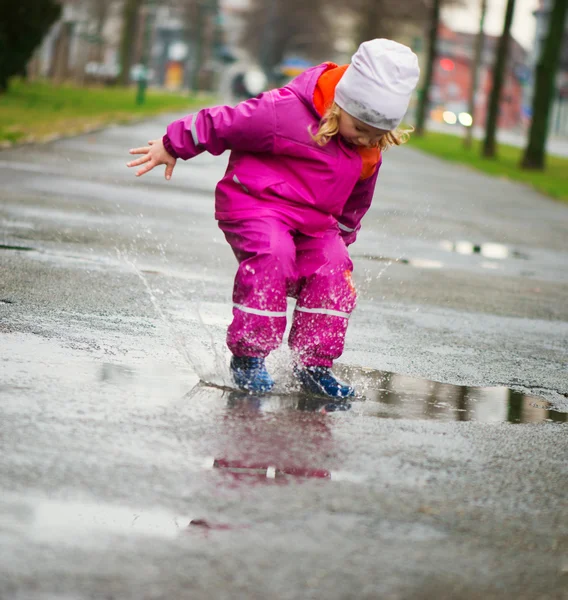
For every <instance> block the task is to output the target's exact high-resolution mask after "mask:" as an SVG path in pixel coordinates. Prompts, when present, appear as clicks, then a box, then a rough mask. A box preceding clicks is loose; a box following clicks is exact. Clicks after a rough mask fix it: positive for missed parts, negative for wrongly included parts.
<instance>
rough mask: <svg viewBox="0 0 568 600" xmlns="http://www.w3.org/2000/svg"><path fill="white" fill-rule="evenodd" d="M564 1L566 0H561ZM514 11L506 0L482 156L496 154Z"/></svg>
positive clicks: (512, 6) (511, 4) (513, 1)
mask: <svg viewBox="0 0 568 600" xmlns="http://www.w3.org/2000/svg"><path fill="white" fill-rule="evenodd" d="M562 1H563V2H566V0H562ZM514 12H515V0H507V9H506V10H505V22H504V23H503V33H502V34H501V37H500V38H499V44H498V46H497V55H496V57H495V65H494V67H493V85H492V87H491V94H490V96H489V108H488V112H487V121H486V124H485V140H484V142H483V156H485V157H486V158H493V157H495V155H496V154H497V144H496V140H495V138H496V134H497V120H498V118H499V105H500V101H501V90H502V88H503V80H504V78H505V69H506V67H507V56H508V53H509V41H510V39H511V24H512V22H513V14H514Z"/></svg>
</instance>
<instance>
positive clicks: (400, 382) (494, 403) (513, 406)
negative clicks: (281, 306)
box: [337, 366, 568, 423]
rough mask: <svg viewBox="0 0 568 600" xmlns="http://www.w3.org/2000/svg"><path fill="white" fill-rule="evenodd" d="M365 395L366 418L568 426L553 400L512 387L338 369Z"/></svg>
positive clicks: (363, 409)
mask: <svg viewBox="0 0 568 600" xmlns="http://www.w3.org/2000/svg"><path fill="white" fill-rule="evenodd" d="M337 371H338V373H339V372H341V375H342V376H343V377H345V378H346V379H348V380H349V379H350V380H351V381H354V382H356V383H357V384H358V386H359V388H361V389H362V390H363V391H364V394H365V397H366V402H365V403H364V407H363V408H362V411H363V412H364V413H365V414H369V415H371V414H372V415H374V416H379V417H384V418H393V419H397V418H398V419H434V420H441V421H478V422H483V423H497V422H510V423H537V422H542V421H559V422H567V421H568V414H567V413H561V412H558V411H556V410H554V409H553V408H552V405H551V403H550V402H548V401H547V400H544V399H542V398H538V397H536V396H528V395H525V394H522V393H520V392H517V391H515V390H512V389H509V388H506V387H467V386H460V385H452V384H449V383H439V382H436V381H430V380H428V379H420V378H416V377H408V376H406V375H397V374H396V373H389V372H387V371H372V370H362V369H353V368H349V367H343V368H340V367H339V366H338V368H337Z"/></svg>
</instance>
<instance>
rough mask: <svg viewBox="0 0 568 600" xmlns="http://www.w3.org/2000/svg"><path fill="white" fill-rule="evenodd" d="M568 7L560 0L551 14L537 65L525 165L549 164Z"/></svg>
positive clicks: (540, 167) (536, 166) (564, 0)
mask: <svg viewBox="0 0 568 600" xmlns="http://www.w3.org/2000/svg"><path fill="white" fill-rule="evenodd" d="M567 7H568V3H567V2H566V0H556V1H555V2H554V6H553V8H552V11H551V14H550V16H549V21H548V35H547V38H546V42H545V44H544V48H543V50H542V52H541V55H540V58H539V60H538V64H537V67H536V76H535V83H534V97H533V104H532V122H531V128H530V132H529V141H528V144H527V147H526V149H525V153H524V156H523V159H522V161H521V167H523V168H524V169H539V170H544V168H545V161H546V139H547V137H548V126H549V121H550V109H551V106H552V102H553V99H554V92H555V87H556V86H555V84H556V81H555V79H556V72H557V71H558V65H559V64H560V52H561V50H562V44H563V41H564V23H565V22H566V13H567V11H568V8H567Z"/></svg>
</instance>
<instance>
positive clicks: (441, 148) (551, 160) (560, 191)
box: [409, 131, 568, 202]
mask: <svg viewBox="0 0 568 600" xmlns="http://www.w3.org/2000/svg"><path fill="white" fill-rule="evenodd" d="M481 143H482V142H481V141H480V140H474V141H473V144H472V148H471V150H466V149H465V148H464V146H463V138H462V137H459V136H455V135H450V134H445V133H436V132H431V131H428V132H427V133H426V135H425V136H424V137H423V138H418V137H416V136H411V139H410V142H409V145H410V146H412V147H413V148H417V149H419V150H423V151H424V152H427V153H428V154H433V155H434V156H437V157H439V158H443V159H445V160H448V161H452V162H456V163H460V164H462V165H465V166H468V167H472V168H474V169H478V170H479V171H483V172H484V173H487V174H489V175H494V176H496V177H502V178H506V179H510V180H511V181H518V182H521V183H525V184H527V185H530V186H532V187H533V188H534V189H536V190H538V191H539V192H542V193H543V194H547V195H548V196H552V197H553V198H556V199H557V200H561V201H563V202H568V159H567V158H561V157H557V156H548V157H547V160H546V170H545V171H526V170H523V169H521V168H520V167H519V163H520V160H521V155H522V153H523V149H522V148H515V147H514V146H507V145H505V144H499V145H498V147H497V158H496V159H487V158H482V157H481V155H480V146H481Z"/></svg>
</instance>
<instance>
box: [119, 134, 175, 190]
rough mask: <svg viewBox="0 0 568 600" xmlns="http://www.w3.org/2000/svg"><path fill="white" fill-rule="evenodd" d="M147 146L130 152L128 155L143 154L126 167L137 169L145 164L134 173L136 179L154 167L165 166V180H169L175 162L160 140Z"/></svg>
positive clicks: (152, 141) (150, 142) (153, 141)
mask: <svg viewBox="0 0 568 600" xmlns="http://www.w3.org/2000/svg"><path fill="white" fill-rule="evenodd" d="M148 144H149V146H144V147H143V148H133V149H132V150H130V154H143V156H142V157H141V158H138V159H136V160H132V161H130V162H129V163H127V165H126V166H127V167H138V166H140V165H143V164H145V166H144V167H142V168H141V169H139V170H138V171H137V172H136V177H140V175H145V174H146V173H148V172H149V171H151V170H152V169H153V168H154V167H157V166H159V165H166V179H168V180H169V179H171V178H172V173H173V172H174V167H175V166H176V162H177V160H176V159H175V158H174V157H173V156H172V155H171V154H169V153H168V151H167V150H166V149H165V148H164V144H163V142H162V140H151V141H149V142H148Z"/></svg>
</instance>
